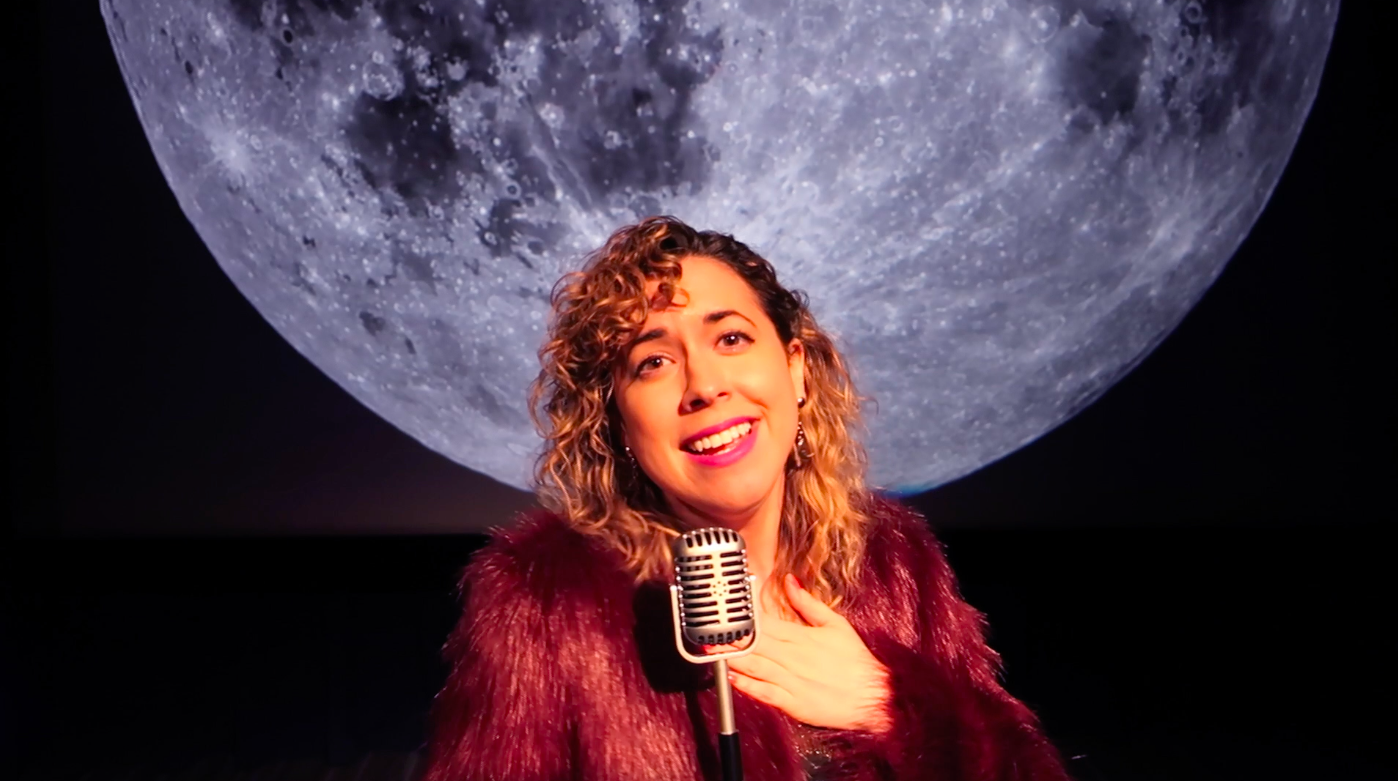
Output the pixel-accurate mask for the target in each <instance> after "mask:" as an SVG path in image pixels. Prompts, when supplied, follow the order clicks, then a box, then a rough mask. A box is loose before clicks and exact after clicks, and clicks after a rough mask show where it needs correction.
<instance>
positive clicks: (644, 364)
mask: <svg viewBox="0 0 1398 781" xmlns="http://www.w3.org/2000/svg"><path fill="white" fill-rule="evenodd" d="M662 363H664V360H663V359H662V358H661V357H660V356H658V355H652V356H651V357H649V358H647V359H645V360H644V361H641V362H640V363H638V364H636V375H637V376H640V375H642V374H646V373H648V372H653V371H655V370H656V369H659V368H660V366H661V364H662Z"/></svg>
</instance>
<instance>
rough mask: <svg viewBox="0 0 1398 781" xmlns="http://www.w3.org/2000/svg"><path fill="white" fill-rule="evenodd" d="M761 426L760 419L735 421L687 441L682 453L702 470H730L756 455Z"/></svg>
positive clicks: (713, 427) (704, 431)
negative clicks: (732, 466) (755, 445)
mask: <svg viewBox="0 0 1398 781" xmlns="http://www.w3.org/2000/svg"><path fill="white" fill-rule="evenodd" d="M757 422H758V421H757V419H756V418H734V419H732V420H729V421H726V422H724V423H720V424H718V425H717V426H710V427H709V428H706V429H704V430H703V431H700V432H699V433H697V434H695V435H693V436H691V437H689V438H688V439H686V440H685V441H684V443H683V444H681V445H680V449H681V450H683V451H684V454H685V455H687V456H689V458H690V460H691V461H692V462H693V463H694V464H697V465H699V466H707V467H722V466H728V465H729V464H732V463H734V462H736V461H738V460H740V459H741V458H742V457H743V456H746V455H747V454H748V453H750V452H751V451H752V447H753V445H754V444H756V442H757ZM730 432H731V433H730ZM735 434H736V436H734V435H735Z"/></svg>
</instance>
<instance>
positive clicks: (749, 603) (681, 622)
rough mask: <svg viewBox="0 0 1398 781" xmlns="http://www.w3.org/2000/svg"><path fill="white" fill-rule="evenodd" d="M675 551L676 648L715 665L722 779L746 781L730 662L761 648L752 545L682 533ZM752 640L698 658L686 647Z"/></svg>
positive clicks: (715, 533) (719, 535) (732, 537)
mask: <svg viewBox="0 0 1398 781" xmlns="http://www.w3.org/2000/svg"><path fill="white" fill-rule="evenodd" d="M670 550H671V553H672V554H673V559H674V562H675V583H674V585H672V586H670V606H671V609H672V610H673V611H674V617H675V647H676V648H677V649H678V650H679V652H680V656H682V657H684V658H685V659H687V660H689V661H691V662H693V663H695V664H710V663H712V664H713V665H714V685H715V688H716V689H717V690H718V732H719V735H718V745H719V758H720V760H721V764H722V765H723V777H724V778H725V779H727V780H728V781H742V778H743V765H742V757H741V755H740V754H739V751H738V729H737V725H736V724H735V722H734V718H733V689H732V684H730V683H729V682H728V660H729V659H732V658H734V657H737V656H744V655H746V654H749V653H752V649H753V647H754V646H755V645H756V644H757V606H756V604H755V602H754V599H755V595H754V594H753V590H754V583H755V578H754V577H753V576H752V575H750V574H748V554H747V545H746V543H744V542H743V538H742V536H741V535H739V534H738V533H737V532H735V531H733V530H732V529H724V528H711V529H697V530H695V531H691V532H686V533H685V534H682V535H680V536H679V537H678V538H676V539H675V541H674V542H673V543H672V544H671V548H670ZM748 637H751V640H750V641H749V642H748V643H747V645H745V646H744V647H743V648H742V649H741V650H737V651H724V652H722V653H714V654H694V653H691V652H690V650H689V648H687V647H686V643H688V644H689V645H692V646H695V647H702V646H706V645H729V644H732V643H738V642H741V641H742V640H743V639H744V638H748Z"/></svg>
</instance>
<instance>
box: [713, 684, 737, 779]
mask: <svg viewBox="0 0 1398 781" xmlns="http://www.w3.org/2000/svg"><path fill="white" fill-rule="evenodd" d="M714 677H715V679H716V680H715V681H714V685H715V686H717V687H718V761H719V764H720V765H721V766H722V767H723V778H724V781H743V754H742V751H741V750H740V749H739V748H738V725H737V724H736V722H735V720H734V718H733V684H732V683H730V682H729V681H728V659H727V658H723V659H719V660H718V661H716V662H714Z"/></svg>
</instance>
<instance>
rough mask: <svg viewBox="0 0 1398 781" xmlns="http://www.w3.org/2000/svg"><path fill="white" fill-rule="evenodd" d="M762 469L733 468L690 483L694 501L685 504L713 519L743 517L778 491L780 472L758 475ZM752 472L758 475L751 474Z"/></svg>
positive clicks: (738, 466)
mask: <svg viewBox="0 0 1398 781" xmlns="http://www.w3.org/2000/svg"><path fill="white" fill-rule="evenodd" d="M762 471H764V470H754V469H743V468H742V467H741V465H736V464H735V465H734V466H733V467H729V468H728V469H725V470H724V472H731V473H732V474H716V475H711V476H708V478H707V479H705V480H696V481H695V483H694V489H695V493H694V498H693V501H690V502H688V504H689V505H690V506H691V507H693V508H694V509H696V510H698V511H700V512H702V513H704V514H706V515H712V516H714V518H715V519H716V520H723V519H725V518H730V517H734V516H739V517H741V516H746V515H748V514H750V513H751V512H752V511H753V510H754V509H755V508H757V507H758V506H759V505H761V504H762V503H763V502H764V501H765V500H767V499H768V497H770V496H771V495H772V492H773V491H780V490H781V485H780V483H781V473H780V472H777V473H775V474H771V475H770V477H768V476H759V474H760V472H762ZM755 472H757V473H759V474H754V473H755Z"/></svg>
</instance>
